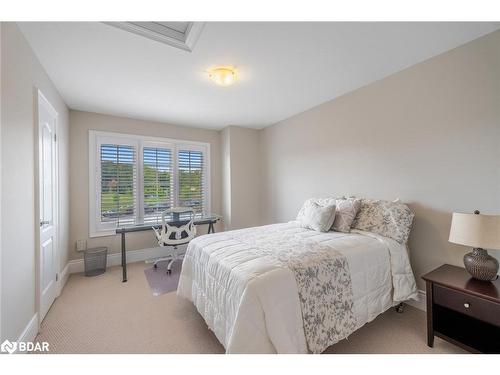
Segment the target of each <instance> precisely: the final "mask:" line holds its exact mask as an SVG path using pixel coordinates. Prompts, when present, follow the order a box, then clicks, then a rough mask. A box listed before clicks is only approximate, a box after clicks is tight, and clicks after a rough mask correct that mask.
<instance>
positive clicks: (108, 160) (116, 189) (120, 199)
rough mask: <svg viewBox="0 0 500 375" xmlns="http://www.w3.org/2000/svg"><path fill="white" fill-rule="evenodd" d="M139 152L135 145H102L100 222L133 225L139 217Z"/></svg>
mask: <svg viewBox="0 0 500 375" xmlns="http://www.w3.org/2000/svg"><path fill="white" fill-rule="evenodd" d="M136 177H137V167H136V150H135V148H134V147H133V146H131V145H120V144H101V145H100V203H101V205H100V221H101V223H113V224H115V225H116V226H120V225H127V224H133V223H134V222H135V216H136V215H135V213H136V206H137V200H136V196H137V194H136V187H137V179H136Z"/></svg>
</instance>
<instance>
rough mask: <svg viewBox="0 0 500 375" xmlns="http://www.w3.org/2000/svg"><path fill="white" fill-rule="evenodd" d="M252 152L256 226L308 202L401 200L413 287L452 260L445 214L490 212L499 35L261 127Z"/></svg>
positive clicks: (494, 202)
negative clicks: (259, 203)
mask: <svg viewBox="0 0 500 375" xmlns="http://www.w3.org/2000/svg"><path fill="white" fill-rule="evenodd" d="M262 153H263V160H264V162H263V168H264V169H265V171H264V181H263V185H262V186H263V188H262V192H263V207H262V208H263V217H264V222H266V223H270V222H283V221H287V220H290V219H293V218H294V217H295V215H296V213H297V211H298V209H299V207H300V205H301V204H302V202H303V201H304V200H305V199H306V198H309V197H315V196H331V195H341V194H353V195H357V196H363V197H371V198H382V199H395V198H398V197H399V198H401V199H402V200H403V201H405V202H408V203H409V205H410V207H411V208H412V209H413V210H414V211H415V214H416V217H415V222H414V228H413V231H412V234H411V237H410V247H411V262H412V265H413V268H414V271H415V274H416V277H417V279H418V285H419V287H420V288H421V289H422V288H423V286H424V285H423V282H422V281H421V280H420V276H421V275H422V274H423V273H425V272H427V271H429V270H431V269H433V268H434V267H436V266H439V265H440V264H442V263H452V264H457V265H460V264H462V260H461V258H462V256H463V255H464V253H465V252H466V251H467V249H466V248H465V247H461V246H458V245H451V244H449V243H448V242H447V239H448V233H449V225H450V220H451V213H452V212H453V211H464V212H471V211H473V210H474V209H479V210H481V211H482V212H483V213H497V214H498V213H500V32H495V33H493V34H490V35H488V36H485V37H482V38H480V39H478V40H476V41H473V42H471V43H469V44H466V45H464V46H462V47H459V48H457V49H455V50H452V51H450V52H447V53H445V54H443V55H440V56H438V57H435V58H433V59H430V60H428V61H426V62H423V63H420V64H418V65H416V66H414V67H412V68H409V69H406V70H404V71H402V72H400V73H397V74H394V75H392V76H390V77H388V78H386V79H383V80H381V81H378V82H376V83H373V84H371V85H369V86H366V87H364V88H362V89H359V90H357V91H355V92H352V93H350V94H347V95H344V96H342V97H340V98H338V99H335V100H333V101H330V102H327V103H325V104H322V105H320V106H318V107H316V108H313V109H311V110H309V111H306V112H304V113H301V114H299V115H296V116H294V117H292V118H290V119H288V120H285V121H283V122H281V123H278V124H276V125H274V126H271V127H268V128H266V129H264V130H263V131H262ZM492 253H493V254H494V255H495V254H496V256H497V257H499V255H500V253H499V252H492ZM499 258H500V257H499Z"/></svg>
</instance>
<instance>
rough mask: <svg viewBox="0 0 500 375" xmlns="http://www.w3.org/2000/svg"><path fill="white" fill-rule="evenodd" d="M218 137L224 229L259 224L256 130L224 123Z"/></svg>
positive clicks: (257, 135)
mask: <svg viewBox="0 0 500 375" xmlns="http://www.w3.org/2000/svg"><path fill="white" fill-rule="evenodd" d="M221 137H222V144H223V157H222V159H223V170H224V173H223V190H224V195H223V196H224V201H223V212H224V219H225V223H226V229H227V230H229V229H240V228H248V227H253V226H257V225H259V224H260V223H261V211H260V208H261V207H260V200H261V189H260V183H261V158H260V153H259V152H258V151H259V148H260V131H259V130H256V129H249V128H241V127H237V126H228V127H227V128H225V129H224V130H223V131H222V132H221Z"/></svg>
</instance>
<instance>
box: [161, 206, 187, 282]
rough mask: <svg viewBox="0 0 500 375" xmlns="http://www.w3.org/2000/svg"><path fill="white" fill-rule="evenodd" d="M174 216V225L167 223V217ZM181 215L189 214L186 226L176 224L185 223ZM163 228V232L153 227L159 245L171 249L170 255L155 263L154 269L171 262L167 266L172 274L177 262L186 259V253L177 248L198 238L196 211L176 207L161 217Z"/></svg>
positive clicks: (168, 271)
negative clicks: (163, 263) (195, 219)
mask: <svg viewBox="0 0 500 375" xmlns="http://www.w3.org/2000/svg"><path fill="white" fill-rule="evenodd" d="M169 214H172V221H173V223H172V224H173V225H170V224H168V223H167V221H166V220H165V219H166V216H167V215H169ZM181 214H188V216H189V218H188V220H189V222H188V223H187V224H184V225H175V224H177V223H176V222H179V221H185V219H184V218H181V217H180V215H181ZM161 221H162V228H161V231H159V230H158V229H156V228H155V227H153V230H154V233H155V236H156V239H157V240H158V245H160V246H162V247H164V246H165V247H166V246H169V247H171V250H170V254H168V255H167V256H165V257H162V258H159V259H156V260H155V261H154V262H153V267H154V268H157V267H158V263H159V262H164V261H169V263H168V266H167V273H168V274H170V273H172V264H173V263H174V262H175V261H177V260H182V259H183V258H184V253H183V252H179V250H178V248H177V246H179V245H185V244H187V243H189V241H191V240H192V239H193V238H194V237H195V236H196V226H195V225H194V210H193V209H192V208H189V207H176V208H172V209H170V210H167V211H165V212H163V213H162V215H161Z"/></svg>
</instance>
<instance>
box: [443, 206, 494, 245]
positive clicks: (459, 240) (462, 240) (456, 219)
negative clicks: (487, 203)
mask: <svg viewBox="0 0 500 375" xmlns="http://www.w3.org/2000/svg"><path fill="white" fill-rule="evenodd" d="M448 241H450V242H453V243H456V244H459V245H465V246H471V247H480V248H484V249H495V250H498V249H500V216H498V215H482V214H463V213H456V212H455V213H453V217H452V219H451V229H450V238H449V240H448Z"/></svg>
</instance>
